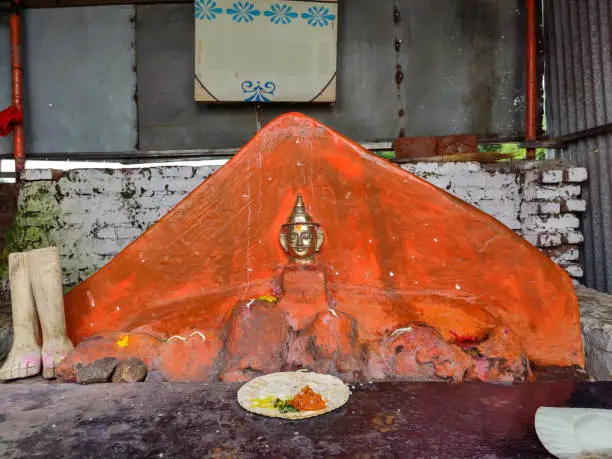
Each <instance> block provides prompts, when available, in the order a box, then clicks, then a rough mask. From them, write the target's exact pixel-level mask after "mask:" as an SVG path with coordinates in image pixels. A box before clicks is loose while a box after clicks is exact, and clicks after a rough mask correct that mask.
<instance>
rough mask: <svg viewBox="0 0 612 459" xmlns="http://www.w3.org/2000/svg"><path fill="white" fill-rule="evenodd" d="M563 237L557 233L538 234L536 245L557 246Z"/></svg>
mask: <svg viewBox="0 0 612 459" xmlns="http://www.w3.org/2000/svg"><path fill="white" fill-rule="evenodd" d="M562 242H563V237H562V235H561V234H559V233H541V234H538V243H537V246H538V247H558V246H560V245H561V244H562Z"/></svg>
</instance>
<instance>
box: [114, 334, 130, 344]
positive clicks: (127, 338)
mask: <svg viewBox="0 0 612 459" xmlns="http://www.w3.org/2000/svg"><path fill="white" fill-rule="evenodd" d="M129 339H130V338H129V336H128V335H125V336H124V337H123V338H121V339H120V340H119V341H117V346H119V347H128V341H129Z"/></svg>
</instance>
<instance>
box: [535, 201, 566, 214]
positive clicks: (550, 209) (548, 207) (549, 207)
mask: <svg viewBox="0 0 612 459" xmlns="http://www.w3.org/2000/svg"><path fill="white" fill-rule="evenodd" d="M539 207H540V209H539V210H540V213H541V214H560V213H561V203H559V202H542V203H540V205H539ZM566 212H567V211H566Z"/></svg>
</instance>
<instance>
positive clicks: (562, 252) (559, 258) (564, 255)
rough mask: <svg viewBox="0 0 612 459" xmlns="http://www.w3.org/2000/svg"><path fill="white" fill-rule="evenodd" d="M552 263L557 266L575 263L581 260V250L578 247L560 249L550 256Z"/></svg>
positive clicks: (552, 251) (553, 251)
mask: <svg viewBox="0 0 612 459" xmlns="http://www.w3.org/2000/svg"><path fill="white" fill-rule="evenodd" d="M548 255H549V256H550V258H551V259H552V261H554V262H555V263H557V264H562V263H569V262H575V261H577V260H578V259H579V258H580V250H578V248H577V247H570V246H566V247H559V248H558V249H553V250H551V251H550V252H549V254H548Z"/></svg>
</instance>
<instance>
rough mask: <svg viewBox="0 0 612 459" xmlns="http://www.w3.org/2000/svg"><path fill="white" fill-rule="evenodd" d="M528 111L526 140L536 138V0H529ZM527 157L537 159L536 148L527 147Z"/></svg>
mask: <svg viewBox="0 0 612 459" xmlns="http://www.w3.org/2000/svg"><path fill="white" fill-rule="evenodd" d="M526 13H527V94H526V97H527V113H526V116H525V140H526V141H528V142H529V141H535V140H536V130H537V125H536V117H537V107H536V101H537V91H538V76H537V71H536V66H537V51H536V40H537V38H536V0H527V11H526ZM527 159H535V148H528V149H527Z"/></svg>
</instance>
